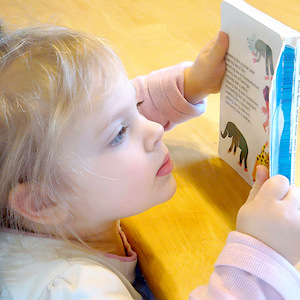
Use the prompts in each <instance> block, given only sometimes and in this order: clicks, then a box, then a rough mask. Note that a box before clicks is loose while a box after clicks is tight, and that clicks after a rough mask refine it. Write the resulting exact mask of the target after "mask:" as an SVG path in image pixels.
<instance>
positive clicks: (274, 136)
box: [270, 45, 295, 184]
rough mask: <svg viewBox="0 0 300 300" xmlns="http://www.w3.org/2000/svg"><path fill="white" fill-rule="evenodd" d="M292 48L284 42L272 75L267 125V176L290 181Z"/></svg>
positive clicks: (292, 99)
mask: <svg viewBox="0 0 300 300" xmlns="http://www.w3.org/2000/svg"><path fill="white" fill-rule="evenodd" d="M294 70H295V48H294V47H292V46H289V45H285V47H284V48H283V51H282V55H281V57H280V60H279V65H278V69H277V74H276V76H275V78H276V79H275V89H276V91H275V93H274V95H275V97H274V99H272V101H273V103H272V105H274V108H273V112H272V116H273V117H272V126H271V149H272V150H271V169H270V176H274V175H277V174H281V175H284V176H285V177H287V178H288V179H289V181H290V183H291V184H292V183H293V182H294V170H295V163H294V155H295V154H294V150H295V149H294V147H295V118H294V116H295V114H294V111H293V108H294V105H295V104H294V103H293V102H294V95H295V92H294V91H295V90H294V88H293V87H294V85H295V84H294V83H295V81H294V79H295V76H294Z"/></svg>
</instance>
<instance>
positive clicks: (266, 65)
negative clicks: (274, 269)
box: [219, 0, 300, 186]
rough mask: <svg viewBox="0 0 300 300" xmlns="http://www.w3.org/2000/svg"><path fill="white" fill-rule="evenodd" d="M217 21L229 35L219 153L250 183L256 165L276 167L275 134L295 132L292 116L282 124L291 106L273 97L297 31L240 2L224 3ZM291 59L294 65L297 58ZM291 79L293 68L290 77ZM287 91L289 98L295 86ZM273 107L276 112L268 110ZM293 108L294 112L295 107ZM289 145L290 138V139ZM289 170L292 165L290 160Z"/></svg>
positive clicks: (296, 37)
mask: <svg viewBox="0 0 300 300" xmlns="http://www.w3.org/2000/svg"><path fill="white" fill-rule="evenodd" d="M221 24H222V25H221V30H222V31H224V32H226V33H227V34H228V35H229V48H228V51H227V52H228V53H227V56H226V74H225V77H224V81H223V83H222V87H221V92H220V139H219V156H220V157H221V158H222V159H223V160H224V161H226V162H227V163H228V164H229V165H230V166H231V167H232V168H233V169H234V170H235V171H236V172H238V174H239V175H240V176H242V178H244V180H245V181H246V182H248V183H249V184H250V185H251V186H252V185H253V184H254V180H255V176H256V166H257V165H258V164H263V165H265V166H267V167H269V164H270V163H271V164H273V165H274V166H275V164H277V166H278V162H279V161H280V159H281V158H282V156H283V150H282V151H281V152H280V153H279V152H278V151H277V153H276V151H275V152H274V150H276V149H278V148H279V144H280V142H281V136H279V135H278V133H279V132H280V133H282V132H283V128H285V130H284V132H289V133H291V134H292V135H293V137H295V135H296V133H295V132H293V130H292V129H291V124H293V126H294V127H295V126H296V125H295V118H296V117H295V118H294V120H293V122H292V123H291V122H289V123H287V124H286V125H285V126H283V123H284V122H285V121H287V117H286V115H284V114H283V112H282V108H283V107H284V109H285V111H287V110H289V111H288V113H290V111H291V108H288V107H286V106H282V105H281V102H280V103H279V104H278V103H276V98H279V99H281V94H280V91H281V90H282V86H281V85H282V84H283V83H285V81H284V82H283V81H282V80H281V79H280V78H281V75H282V74H281V73H282V72H283V69H282V65H285V66H286V65H287V64H286V63H284V61H281V60H280V58H283V53H286V54H287V52H288V50H286V49H287V48H288V49H293V50H294V52H293V53H294V55H295V53H296V50H295V48H296V44H297V40H298V39H299V38H300V34H299V33H298V32H297V31H295V30H293V29H291V28H289V27H287V26H285V25H284V24H282V23H280V22H278V21H276V20H275V19H273V18H271V17H269V16H268V15H266V14H264V13H262V12H260V11H258V10H257V9H255V8H253V7H252V6H250V5H248V4H247V3H246V2H244V1H242V0H224V1H223V2H222V4H221ZM285 57H288V56H287V55H285ZM285 59H286V58H285ZM280 61H281V65H280ZM290 61H292V62H291V64H292V65H293V68H294V61H295V59H294V58H293V59H292V60H290ZM279 73H280V74H279ZM275 75H276V76H275ZM294 77H295V76H294V69H293V70H292V71H290V74H289V79H291V78H292V79H293V78H294ZM292 79H291V80H292ZM292 85H293V84H292ZM276 86H277V88H276ZM290 87H291V85H290ZM288 92H289V96H288V98H289V100H291V98H292V96H294V94H295V93H294V88H293V87H292V90H291V89H289V91H288ZM295 97H296V96H295ZM296 98H297V97H296ZM290 102H291V101H290ZM272 105H273V106H272ZM275 105H277V106H278V107H279V109H276V107H275ZM270 106H271V108H270ZM271 109H273V110H274V111H276V114H275V113H273V114H272V112H271ZM293 109H294V110H295V111H296V109H295V107H293ZM295 116H296V114H295ZM274 118H279V120H281V121H282V123H281V124H282V126H278V124H277V121H278V119H277V121H275V119H274ZM272 121H274V122H272ZM272 124H273V127H272ZM284 124H285V123H284ZM289 126H290V127H289ZM280 130H281V131H280ZM274 132H277V133H276V134H277V140H276V139H273V141H272V139H270V136H274ZM276 134H275V136H276ZM290 143H292V141H291V140H290V139H288V144H289V145H290ZM271 149H273V152H270V151H271ZM282 149H283V148H282ZM292 151H293V150H292V149H290V148H289V149H288V150H286V151H285V153H284V155H286V153H287V152H288V153H290V158H291V160H293V158H294V156H293V154H292V153H291V152H292ZM270 153H275V154H276V155H277V156H275V157H277V160H276V159H271V160H270ZM279 158H280V159H279ZM270 161H271V162H270ZM291 163H292V164H293V163H294V162H291ZM288 168H291V167H290V164H289V167H288ZM272 172H273V173H272V174H271V175H275V174H276V172H277V173H280V172H281V169H280V170H279V169H278V168H275V169H274V168H273V169H272ZM292 180H293V179H292Z"/></svg>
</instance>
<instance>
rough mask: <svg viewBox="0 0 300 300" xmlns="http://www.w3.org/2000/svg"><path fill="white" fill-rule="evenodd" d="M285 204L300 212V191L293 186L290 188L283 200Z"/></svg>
mask: <svg viewBox="0 0 300 300" xmlns="http://www.w3.org/2000/svg"><path fill="white" fill-rule="evenodd" d="M282 201H284V202H285V203H288V204H289V205H290V207H291V208H292V209H295V210H299V209H300V189H299V188H298V187H297V186H295V185H292V186H290V188H289V191H288V193H287V194H286V195H285V197H284V198H283V199H282Z"/></svg>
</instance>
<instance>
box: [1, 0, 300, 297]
mask: <svg viewBox="0 0 300 300" xmlns="http://www.w3.org/2000/svg"><path fill="white" fill-rule="evenodd" d="M220 3H221V0H197V1H196V0H47V1H46V0H0V11H1V14H0V16H1V17H2V18H3V19H4V20H5V22H7V23H8V24H9V25H11V26H27V25H34V24H36V23H37V22H43V23H44V22H48V23H51V24H56V25H60V26H68V27H72V28H76V29H80V30H83V31H88V32H91V33H93V34H95V35H98V36H101V37H104V38H106V39H108V40H109V41H110V43H111V44H112V46H113V48H114V49H115V51H116V52H117V54H118V55H119V56H120V57H121V59H122V60H123V62H124V65H125V67H126V69H127V71H128V75H129V77H130V78H133V77H135V76H137V75H142V74H147V73H149V72H150V71H152V70H155V69H160V68H163V67H167V66H171V65H174V64H177V63H179V62H182V61H185V60H194V59H195V58H196V56H197V54H198V52H199V50H200V49H201V48H202V47H203V46H204V45H205V43H206V42H207V41H208V40H209V39H211V38H212V37H213V36H214V35H215V34H216V33H217V31H218V30H219V28H220ZM248 3H250V4H252V5H253V6H255V7H256V8H258V9H260V10H262V11H264V12H267V13H268V14H269V15H271V16H273V17H275V18H276V19H278V20H279V21H281V22H283V23H285V24H286V25H288V26H291V27H293V28H294V29H296V30H298V31H300V1H298V0H285V1H282V0H264V1H261V0H249V1H248ZM218 122H219V95H212V96H210V97H209V99H208V109H207V113H206V114H205V115H204V116H202V117H200V118H198V119H195V120H191V121H189V122H187V123H186V124H184V125H182V126H178V127H177V128H175V129H174V130H173V131H171V132H167V133H166V134H165V137H164V142H165V143H166V144H167V146H168V147H169V149H170V152H171V156H172V158H173V161H174V163H175V168H174V175H175V177H176V179H177V182H178V191H177V193H176V194H175V196H174V197H173V199H172V200H170V201H169V202H168V203H165V204H163V205H161V206H159V207H156V208H153V209H151V210H149V211H148V212H146V213H144V214H142V215H140V216H136V217H132V218H129V219H126V220H123V221H122V224H123V227H124V229H125V231H126V233H127V235H128V237H129V240H130V242H131V243H132V245H133V248H134V249H135V250H136V251H137V253H138V255H139V259H140V263H141V268H142V270H143V273H144V275H145V277H146V279H147V280H148V282H149V285H150V287H151V288H152V290H153V292H154V294H155V295H156V297H157V299H159V300H165V299H170V300H179V299H188V294H189V292H190V291H191V290H192V289H194V288H195V287H196V286H197V285H200V284H206V283H207V282H208V279H209V275H210V273H211V272H212V270H213V263H214V261H215V260H216V258H217V256H218V254H219V252H220V251H221V249H222V247H223V246H224V244H225V239H226V235H227V234H228V232H229V231H231V230H234V228H235V218H236V214H237V211H238V209H239V207H240V206H241V205H242V204H243V202H244V201H245V199H246V198H247V194H248V192H249V190H250V187H249V186H248V185H247V184H246V183H245V182H244V181H243V180H242V179H241V178H239V177H238V176H237V175H236V174H235V172H234V171H233V170H232V169H231V168H230V167H228V166H227V165H226V164H225V163H224V162H223V161H222V160H220V158H219V157H218V154H217V147H218V137H219V127H218ZM298 153H299V151H298ZM298 156H299V155H298ZM298 165H299V161H298ZM296 183H297V184H298V185H299V184H300V175H299V171H298V169H297V178H296Z"/></svg>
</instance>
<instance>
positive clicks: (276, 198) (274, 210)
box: [236, 166, 300, 265]
mask: <svg viewBox="0 0 300 300" xmlns="http://www.w3.org/2000/svg"><path fill="white" fill-rule="evenodd" d="M299 208H300V189H299V188H298V187H296V186H290V185H289V181H288V179H287V178H286V177H284V176H281V175H277V176H274V177H272V178H269V179H268V170H267V168H265V167H263V166H258V168H257V177H256V181H255V184H254V186H253V188H252V190H251V191H250V194H249V197H248V200H247V201H246V203H245V204H244V205H243V206H242V207H241V209H240V210H239V212H238V216H237V225H236V229H237V231H240V232H242V233H245V234H248V235H250V236H252V237H255V238H257V239H258V240H260V241H262V242H264V243H265V244H267V245H268V246H270V247H271V248H273V249H274V250H275V251H277V252H278V253H279V254H281V255H282V256H283V257H285V258H286V259H287V260H288V261H289V262H290V263H291V264H292V265H295V264H297V263H298V262H299V261H300V210H299Z"/></svg>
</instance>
